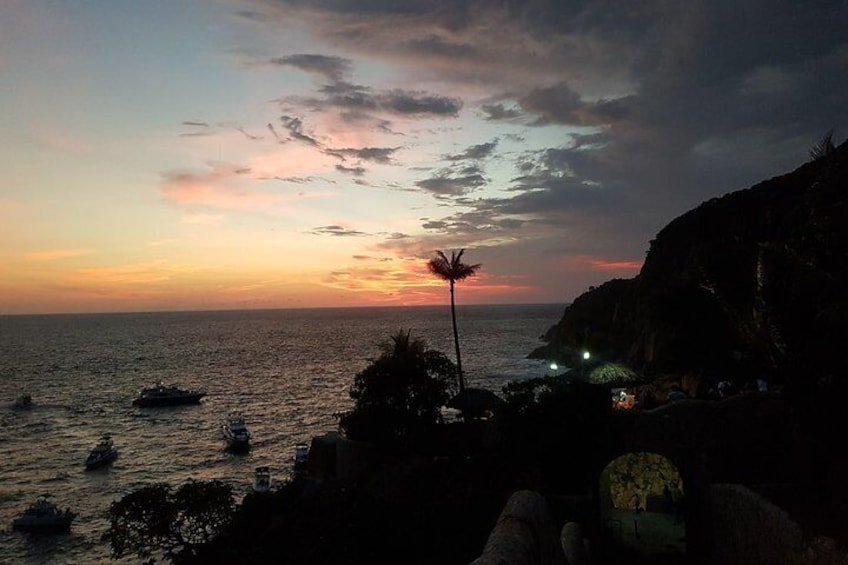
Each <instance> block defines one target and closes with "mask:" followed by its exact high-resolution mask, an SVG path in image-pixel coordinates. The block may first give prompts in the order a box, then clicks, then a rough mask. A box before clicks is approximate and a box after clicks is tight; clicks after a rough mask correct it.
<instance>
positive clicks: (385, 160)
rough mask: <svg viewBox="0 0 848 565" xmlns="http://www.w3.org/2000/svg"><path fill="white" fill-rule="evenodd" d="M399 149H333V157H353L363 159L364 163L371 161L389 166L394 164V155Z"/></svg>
mask: <svg viewBox="0 0 848 565" xmlns="http://www.w3.org/2000/svg"><path fill="white" fill-rule="evenodd" d="M398 149H399V147H363V148H362V149H350V148H347V149H333V150H331V152H332V154H333V155H336V156H341V157H343V158H344V157H351V158H354V159H361V160H363V161H371V162H372V163H379V164H382V165H387V164H389V163H391V162H392V153H394V152H395V151H397V150H398Z"/></svg>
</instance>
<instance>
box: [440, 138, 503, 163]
mask: <svg viewBox="0 0 848 565" xmlns="http://www.w3.org/2000/svg"><path fill="white" fill-rule="evenodd" d="M497 146H498V140H497V139H494V140H492V141H489V142H487V143H480V144H478V145H472V146H471V147H468V148H467V149H466V150H465V151H463V152H462V153H458V154H456V155H448V156H446V157H445V159H446V160H448V161H465V160H477V159H485V158H486V157H489V156H490V155H492V153H493V152H494V151H495V148H496V147H497Z"/></svg>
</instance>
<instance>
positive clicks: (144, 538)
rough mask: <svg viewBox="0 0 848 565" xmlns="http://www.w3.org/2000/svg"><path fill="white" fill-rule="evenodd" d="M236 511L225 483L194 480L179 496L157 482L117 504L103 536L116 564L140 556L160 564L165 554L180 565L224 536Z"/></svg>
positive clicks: (113, 506) (181, 490) (229, 490)
mask: <svg viewBox="0 0 848 565" xmlns="http://www.w3.org/2000/svg"><path fill="white" fill-rule="evenodd" d="M234 512H235V502H234V499H233V489H232V487H231V486H230V485H228V484H226V483H223V482H221V481H189V482H188V483H186V484H184V485H182V486H181V487H180V488H179V489H177V490H176V491H174V490H172V488H171V486H170V485H168V484H166V483H157V484H154V485H150V486H146V487H142V488H140V489H138V490H135V491H133V492H131V493H129V494H128V495H126V496H124V497H123V498H121V499H120V500H118V501H116V502H113V503H112V505H111V507H110V508H109V516H110V520H111V523H110V526H109V530H108V531H107V532H106V534H104V536H103V537H104V539H108V540H109V542H110V544H111V546H112V556H113V557H114V558H116V559H117V558H121V557H125V556H128V555H132V554H135V555H137V556H138V557H140V558H141V559H144V560H146V562H147V563H154V562H155V560H156V559H155V557H154V556H155V555H157V554H162V555H164V556H165V557H166V558H167V559H170V560H171V562H173V563H180V562H182V561H184V560H186V559H190V558H191V557H192V556H193V555H194V554H195V551H196V550H197V548H198V547H199V546H200V545H202V544H204V543H207V542H209V541H210V540H212V539H213V538H214V537H215V536H216V535H218V533H219V532H221V531H222V530H223V529H224V528H225V527H226V526H227V525H228V524H229V523H230V521H231V519H232V517H233V513H234Z"/></svg>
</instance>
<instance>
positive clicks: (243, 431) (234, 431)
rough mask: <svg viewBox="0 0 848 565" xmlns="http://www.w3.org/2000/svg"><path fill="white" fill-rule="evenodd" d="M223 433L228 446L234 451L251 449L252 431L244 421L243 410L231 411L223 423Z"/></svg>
mask: <svg viewBox="0 0 848 565" xmlns="http://www.w3.org/2000/svg"><path fill="white" fill-rule="evenodd" d="M221 433H222V434H223V435H224V439H225V440H227V448H229V449H230V450H232V451H247V450H248V449H250V431H248V429H247V424H245V423H244V416H242V414H241V412H236V411H233V412H230V414H229V416H227V419H226V420H225V421H224V423H223V424H222V425H221Z"/></svg>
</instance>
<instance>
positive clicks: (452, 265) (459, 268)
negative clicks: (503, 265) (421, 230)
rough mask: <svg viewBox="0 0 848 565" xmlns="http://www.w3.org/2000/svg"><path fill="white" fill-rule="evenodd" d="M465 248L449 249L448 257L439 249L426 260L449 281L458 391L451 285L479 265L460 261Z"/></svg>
mask: <svg viewBox="0 0 848 565" xmlns="http://www.w3.org/2000/svg"><path fill="white" fill-rule="evenodd" d="M463 253H465V249H460V250H459V253H457V252H456V251H451V255H450V259H448V257H447V256H446V255H445V254H444V253H443V252H441V251H436V256H435V257H433V258H432V259H430V260H429V261H427V268H428V269H429V270H430V272H431V273H433V274H434V275H436V276H437V277H439V278H440V279H442V280H445V281H448V282H449V283H450V297H451V320H452V321H453V343H454V345H455V346H456V368H457V371H458V373H459V392H462V391H464V390H465V376H464V375H463V373H462V359H461V358H460V356H459V332H457V330H456V303H455V300H454V292H453V287H454V284H455V283H456V282H457V281H461V280H465V279H467V278H468V277H472V276H474V275H475V274H476V273H477V270H478V269H479V268H480V267H481V265H480V264H479V263H478V264H476V265H466V264H465V263H463V262H462V254H463Z"/></svg>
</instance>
